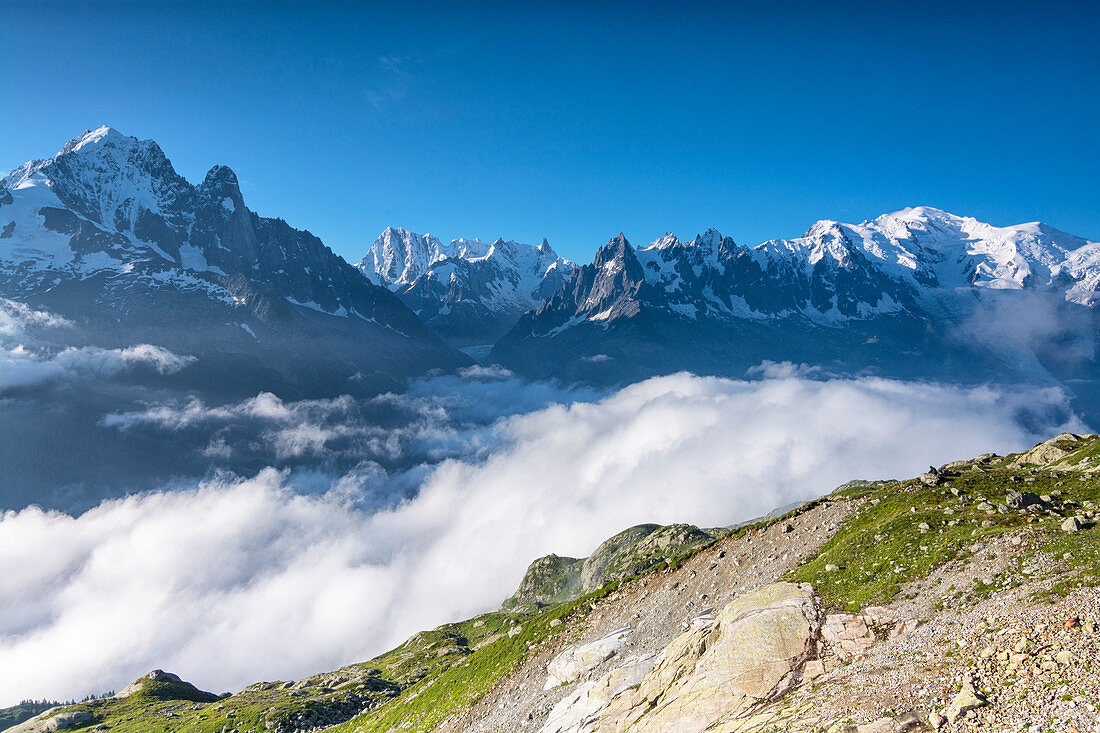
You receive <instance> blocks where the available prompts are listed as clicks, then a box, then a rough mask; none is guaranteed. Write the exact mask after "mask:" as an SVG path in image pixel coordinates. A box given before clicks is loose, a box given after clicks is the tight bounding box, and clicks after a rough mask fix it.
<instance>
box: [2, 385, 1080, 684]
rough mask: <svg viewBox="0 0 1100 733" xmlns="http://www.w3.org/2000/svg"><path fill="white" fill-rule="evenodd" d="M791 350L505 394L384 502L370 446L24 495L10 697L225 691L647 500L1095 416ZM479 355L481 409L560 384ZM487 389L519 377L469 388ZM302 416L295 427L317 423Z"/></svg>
mask: <svg viewBox="0 0 1100 733" xmlns="http://www.w3.org/2000/svg"><path fill="white" fill-rule="evenodd" d="M769 373H770V374H771V375H773V377H772V378H768V379H765V380H764V381H760V382H741V381H731V380H722V379H713V378H699V377H694V376H690V375H674V376H671V377H664V378H659V379H651V380H648V381H646V382H643V383H640V384H636V385H633V386H630V387H627V388H625V389H623V390H621V391H619V392H617V393H615V394H613V395H610V396H607V397H605V398H603V399H599V400H591V401H574V402H572V404H551V405H550V406H549V407H543V408H542V409H536V410H535V411H533V412H530V413H529V414H521V415H512V416H510V417H503V418H501V419H500V420H498V421H497V422H495V423H493V424H492V425H491V427H490V428H488V429H489V430H491V431H492V435H491V438H492V439H491V440H488V439H487V440H486V442H485V444H484V446H482V448H480V449H477V450H474V451H472V452H469V453H467V454H466V455H468V456H469V457H468V458H466V459H465V460H453V459H452V460H446V461H444V462H443V463H441V464H439V465H438V466H437V467H435V468H434V469H432V470H431V472H430V473H429V474H428V475H427V477H426V479H425V480H424V482H423V485H422V486H421V487H420V490H419V492H418V493H417V494H416V495H415V496H414V497H412V498H410V499H407V500H405V501H402V502H399V503H396V504H390V505H388V506H387V508H385V509H382V510H380V511H373V512H372V511H368V510H365V509H364V506H377V504H375V503H373V502H369V501H367V502H364V501H363V495H364V493H368V492H374V491H379V490H380V489H379V482H383V483H384V482H385V481H387V480H390V479H389V477H387V476H386V474H385V472H379V471H378V470H376V468H374V467H371V466H369V465H367V466H360V467H358V468H356V469H354V470H351V471H348V472H343V473H341V474H340V475H333V476H331V477H328V478H326V479H324V481H325V482H326V483H325V487H326V489H327V490H326V491H324V492H321V493H311V494H302V493H300V492H299V491H297V490H296V489H297V488H298V487H297V486H295V485H294V484H292V483H291V482H290V481H289V478H288V474H287V473H286V472H280V471H276V470H273V469H266V470H263V471H260V472H259V473H258V474H257V475H256V476H254V477H253V478H249V479H237V478H234V477H231V476H230V477H220V478H214V479H211V480H207V481H205V482H203V483H201V484H200V485H198V486H195V487H194V488H191V489H188V490H182V491H163V492H153V493H147V494H143V495H137V496H132V497H129V498H126V499H118V500H112V501H107V502H104V503H103V504H101V505H100V506H98V507H96V508H95V509H93V510H91V511H89V512H86V513H84V514H83V515H81V516H79V517H75V518H74V517H72V516H68V515H65V514H62V513H56V512H44V511H42V510H39V509H35V508H30V509H26V510H23V511H19V512H8V513H7V514H5V515H4V516H3V518H2V519H0V704H6V703H10V702H13V701H16V700H18V699H20V698H25V697H72V696H81V695H83V694H86V693H90V692H101V691H104V690H106V689H110V688H115V689H117V688H119V687H121V686H123V685H125V684H126V683H128V682H129V681H131V680H132V679H134V678H136V677H137V676H138V675H140V674H142V673H144V672H146V671H148V670H149V669H152V668H154V667H160V668H164V669H168V670H171V671H174V672H176V673H179V674H181V675H183V676H184V677H185V678H186V679H190V680H192V681H193V682H195V683H196V684H198V685H199V686H200V687H204V688H207V689H214V690H218V691H220V690H225V689H237V688H239V687H241V686H242V685H244V684H246V683H249V682H252V681H256V680H260V679H273V678H277V677H280V678H294V677H300V676H302V675H304V674H308V673H311V672H317V671H321V670H326V669H331V668H335V667H337V666H339V665H341V664H344V663H349V662H353V661H359V660H363V659H366V658H369V657H370V656H372V655H374V654H376V653H378V652H380V651H383V650H384V649H386V648H389V647H391V646H393V645H395V644H396V643H399V642H400V641H402V640H403V639H404V638H405V637H407V636H408V635H410V634H411V633H413V632H415V631H417V630H420V629H424V628H431V627H434V626H436V625H438V624H439V623H442V622H444V621H447V620H454V619H457V618H461V617H466V616H469V615H472V614H474V613H477V612H480V611H484V610H487V609H490V608H492V607H494V606H496V605H497V604H498V603H499V602H500V601H501V600H502V599H503V598H505V597H506V596H507V595H509V594H510V593H511V592H512V591H513V590H514V588H515V586H516V584H517V583H518V581H519V579H520V577H521V576H522V574H523V571H524V569H525V567H526V565H527V564H528V563H529V562H530V560H532V559H534V558H535V557H537V556H539V555H543V554H546V553H548V552H552V551H553V552H558V553H562V554H571V555H580V556H583V555H586V554H588V553H589V552H590V551H591V550H592V549H593V548H594V547H595V546H596V545H597V544H598V543H599V542H600V541H602V540H603V539H605V538H606V537H608V536H610V535H611V534H613V533H615V532H617V531H619V530H621V529H623V528H624V527H626V526H629V525H631V524H635V523H639V522H649V521H656V522H663V523H667V522H681V521H682V522H691V523H695V524H701V525H706V526H714V525H717V524H730V523H734V522H737V521H740V520H744V519H748V518H751V517H753V516H757V515H760V514H762V513H765V512H767V511H769V510H771V509H772V508H774V507H776V506H779V505H784V504H787V503H790V502H792V501H796V500H803V499H808V498H811V497H814V496H817V495H820V494H822V493H824V492H826V491H828V490H829V489H831V488H832V487H834V486H835V485H837V484H839V483H842V482H844V481H846V480H849V479H852V478H859V477H885V476H895V475H908V474H913V473H916V472H918V471H920V470H921V469H923V468H924V467H925V466H926V465H928V463H940V462H944V461H947V460H951V459H955V458H961V457H967V456H972V455H975V454H978V453H982V452H987V451H1001V452H1003V451H1006V450H1012V449H1019V448H1022V447H1025V446H1027V445H1030V444H1031V443H1033V442H1035V441H1036V440H1038V439H1041V438H1043V437H1046V436H1047V435H1049V434H1050V433H1052V432H1054V431H1056V430H1059V429H1062V428H1070V429H1080V428H1081V427H1082V426H1081V425H1080V424H1079V423H1078V422H1076V421H1073V420H1070V421H1068V422H1067V420H1066V415H1067V414H1068V408H1067V405H1066V402H1065V397H1064V395H1062V393H1060V392H1059V391H1057V390H1040V389H1028V390H1020V389H1016V390H1011V391H1005V392H1002V391H998V390H995V389H972V390H967V389H960V388H953V387H943V386H936V385H927V384H912V383H901V382H896V381H889V380H881V379H861V380H840V379H835V380H825V381H813V380H809V379H806V378H805V377H803V376H800V375H799V374H798V373H797V371H795V370H789V369H787V370H784V369H776V368H772V369H771V370H770V372H769ZM479 376H480V377H485V378H491V379H498V380H499V379H504V380H507V377H506V376H502V375H466V377H465V379H464V380H463V379H462V378H454V379H458V380H460V381H459V382H456V383H455V387H456V393H457V394H462V395H464V398H463V399H458V398H456V402H455V405H454V406H453V410H454V411H455V412H456V413H461V412H462V411H467V415H466V417H467V418H472V417H473V416H475V415H480V417H482V418H485V417H487V416H489V415H491V414H492V411H493V410H497V411H498V412H497V414H508V412H509V410H504V409H502V408H501V403H500V402H499V401H498V402H496V403H493V402H489V400H493V399H496V400H504V399H509V400H513V401H518V403H519V404H520V405H523V404H531V405H536V406H537V405H545V404H546V403H547V401H548V400H547V397H548V396H550V395H551V393H552V391H553V390H554V389H555V388H553V387H549V386H539V385H535V386H528V387H526V388H525V387H522V386H521V385H519V384H518V383H517V385H516V386H514V387H508V386H507V384H508V382H507V381H505V385H506V386H505V387H504V388H501V386H500V384H496V385H491V384H484V385H481V384H480V383H479V382H478V381H477V378H478V377H479ZM416 389H417V388H416V387H414V389H413V390H412V392H411V393H410V394H408V395H402V396H400V397H397V396H390V397H389V398H388V399H403V400H418V399H420V400H424V401H425V402H424V404H425V406H428V407H430V409H438V410H443V411H444V413H446V411H447V409H448V408H447V407H446V406H440V403H439V397H438V395H439V394H440V391H439V389H438V385H436V387H434V388H429V387H423V386H422V387H420V389H425V390H428V391H429V392H430V395H435V396H434V397H432V396H430V395H429V394H421V395H417V394H416ZM433 390H434V391H433ZM509 390H513V391H514V393H513V394H509ZM539 390H550V391H551V392H543V393H541V394H540V393H539ZM481 392H484V393H486V394H488V393H493V394H496V395H497V396H496V397H486V400H487V402H479V401H478V400H476V399H470V397H471V395H476V394H480V393H481ZM559 396H561V395H560V394H559ZM570 399H573V400H576V399H577V398H576V397H575V396H573V397H571V398H570ZM551 401H552V400H551ZM212 409H214V408H209V407H207V406H205V405H202V404H201V403H198V404H186V405H183V406H182V410H179V411H177V412H172V411H167V412H162V413H156V412H149V413H148V414H143V415H138V414H132V415H128V416H124V417H119V418H117V419H118V420H120V421H122V422H120V423H119V426H118V427H120V428H121V427H124V426H123V422H126V421H129V423H128V424H129V425H130V428H129V429H133V428H132V426H133V425H137V424H138V423H140V422H142V421H144V422H145V423H146V424H149V423H150V421H160V423H162V424H163V425H165V426H170V425H173V424H176V423H177V422H179V421H181V420H182V421H186V420H200V421H203V420H219V419H225V418H224V416H221V417H219V416H217V415H212V414H211V410H212ZM218 409H223V408H218ZM225 409H229V410H230V411H237V412H240V413H241V414H247V415H249V416H252V417H255V416H256V415H262V416H267V417H268V418H270V419H269V420H268V422H269V423H270V424H271V425H272V426H274V427H273V428H272V429H273V430H276V431H278V430H282V429H284V428H285V429H287V430H290V431H293V429H294V427H295V425H296V421H307V422H308V421H309V420H311V419H312V420H314V422H315V423H316V424H318V425H321V426H325V427H326V429H328V428H331V427H332V426H331V425H328V421H329V418H330V417H332V416H331V415H329V416H327V417H326V416H320V415H319V414H318V413H316V412H314V413H313V414H312V415H311V414H310V410H317V409H323V410H328V409H337V410H339V409H342V408H340V406H339V405H336V406H335V407H333V405H329V404H327V403H326V404H325V405H323V406H321V407H318V405H312V406H309V405H306V406H303V405H302V404H301V403H293V404H292V405H287V404H283V403H280V402H278V401H276V400H272V399H271V398H270V397H267V396H263V395H261V396H259V397H257V398H256V399H255V400H250V401H248V402H247V403H241V404H239V405H236V406H231V407H230V408H225ZM295 410H299V411H300V413H299V414H297V415H295V414H293V413H294V411H295ZM288 411H289V412H288ZM1022 417H1026V418H1027V419H1026V420H1022V419H1021V418H1022ZM442 420H443V418H441V421H442ZM280 421H282V422H280ZM230 422H231V421H230ZM441 424H442V422H441ZM1023 424H1026V425H1031V426H1036V427H1035V428H1034V431H1035V432H1032V431H1030V430H1028V429H1025V428H1023V427H1021V425H1023ZM280 425H281V426H282V427H279V426H280ZM166 429H170V428H166ZM284 437H285V436H284ZM287 440H288V442H287V446H288V447H287V448H286V449H287V450H299V449H302V450H312V449H314V448H313V447H312V446H315V445H317V443H316V442H311V441H310V439H309V438H308V437H306V438H304V439H303V440H302V441H301V442H294V441H293V440H290V439H289V438H287ZM303 446H304V447H303ZM319 480H320V479H319Z"/></svg>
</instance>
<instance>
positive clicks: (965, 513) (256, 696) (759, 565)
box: [18, 434, 1100, 733]
mask: <svg viewBox="0 0 1100 733" xmlns="http://www.w3.org/2000/svg"><path fill="white" fill-rule="evenodd" d="M1098 460H1100V436H1092V435H1089V436H1077V435H1070V434H1064V435H1061V436H1058V437H1057V438H1054V439H1052V440H1050V441H1047V442H1046V443H1043V444H1041V445H1039V446H1037V447H1036V448H1035V449H1032V450H1031V451H1027V452H1025V453H1021V454H1015V455H1010V456H1007V457H999V456H995V455H986V456H981V457H979V458H976V459H972V460H968V461H960V462H956V463H951V464H948V465H946V466H943V467H940V468H937V469H935V470H934V471H930V472H929V473H927V474H924V475H922V476H920V477H918V478H914V479H911V480H906V481H877V482H853V483H852V484H849V485H846V486H844V487H841V488H840V489H838V490H837V491H835V492H833V493H832V494H830V495H829V496H827V497H824V498H823V499H821V500H818V501H816V502H813V503H811V504H808V505H806V506H804V507H802V508H800V509H797V510H795V511H793V512H790V513H789V514H787V515H784V516H782V517H779V518H777V519H772V520H766V521H763V522H759V523H756V524H753V525H749V526H745V527H741V528H738V529H735V530H733V531H731V532H729V534H728V535H727V536H725V537H723V538H721V539H719V540H717V541H713V542H710V543H706V544H702V545H700V546H699V547H698V548H697V549H696V550H695V551H694V553H693V554H690V555H689V556H687V557H683V556H677V555H676V553H675V550H674V549H673V550H670V553H669V557H668V559H667V561H665V562H661V563H660V564H658V565H656V566H654V567H653V568H652V569H651V570H649V571H647V572H643V573H641V574H639V575H637V576H634V577H628V578H624V579H623V580H619V581H613V582H610V583H607V584H605V585H603V586H602V587H600V588H599V589H598V590H596V591H594V592H591V593H587V594H585V595H582V596H580V597H579V598H576V599H573V600H567V601H564V602H561V603H556V604H552V605H547V606H544V607H539V608H530V610H523V611H518V612H495V613H489V614H485V615H482V616H479V617H477V618H475V619H470V620H467V621H464V622H460V623H456V624H447V625H444V626H441V627H440V628H438V629H435V630H433V631H429V632H422V633H421V634H417V635H416V636H414V637H413V638H412V639H410V640H409V641H407V642H406V643H405V644H403V645H402V646H401V647H398V648H397V649H395V650H393V651H391V652H388V653H386V654H383V655H381V656H380V657H378V658H376V659H374V660H371V661H370V662H366V663H363V664H358V665H352V666H349V667H347V668H344V669H341V670H337V671H336V672H332V673H328V674H325V675H317V676H314V677H310V678H306V679H303V680H300V681H298V682H274V683H259V684H257V685H252V686H250V687H248V688H246V689H245V690H242V691H241V692H239V693H236V694H234V695H229V696H225V697H221V698H220V699H218V700H217V701H216V702H214V701H211V702H203V701H199V700H194V699H178V698H177V699H165V698H164V697H158V696H154V695H152V694H150V693H149V691H147V690H146V689H145V684H139V685H138V689H137V690H136V691H134V692H133V693H132V694H130V695H129V696H127V697H125V698H120V699H111V700H99V701H93V702H89V703H82V704H79V705H74V706H70V707H67V708H64V709H59V710H54V711H50V712H48V713H46V714H44V715H43V716H40V717H39V718H37V719H35V720H34V721H32V722H29V723H27V724H24V725H23V726H21V727H20V728H18V730H20V731H41V730H58V729H72V730H108V729H109V730H117V731H151V730H158V731H174V730H189V731H191V730H196V731H212V732H214V731H224V732H225V733H229V731H239V732H241V733H243V731H263V730H276V731H280V732H289V731H297V730H315V729H321V728H328V729H331V730H334V731H341V732H343V731H348V732H349V733H350V732H351V731H357V732H359V731H361V732H363V733H366V732H368V731H384V730H397V729H400V730H411V731H428V730H439V731H444V730H446V731H520V730H529V731H540V733H566V732H567V731H568V732H571V733H574V732H575V733H581V732H582V731H583V732H588V731H617V732H625V731H642V730H645V731H653V730H667V731H702V730H708V731H725V732H726V733H732V732H734V731H760V732H763V731H780V730H782V731H829V732H831V733H841V732H842V731H843V732H845V733H853V732H855V733H887V732H890V733H897V732H899V731H920V730H942V731H964V730H974V729H986V730H995V731H1001V730H1012V731H1017V730H1025V731H1032V730H1033V731H1047V730H1057V731H1066V732H1067V733H1068V732H1071V731H1076V732H1077V733H1084V732H1085V731H1096V730H1100V727H1098V724H1100V717H1098V715H1097V709H1098V705H1100V668H1097V665H1096V660H1097V659H1100V625H1098V621H1100V589H1098V588H1097V586H1098V585H1100V535H1098V534H1097V529H1096V527H1095V523H1096V519H1097V510H1098V507H1097V503H1098V502H1100V464H1097V461H1098ZM566 570H568V568H566ZM139 683H141V681H140V680H139ZM192 689H193V688H192ZM192 697H194V696H192ZM62 716H64V717H62ZM51 721H53V723H51ZM59 724H63V725H64V728H62V727H60V725H59ZM51 725H53V726H54V727H52V728H51V727H49V726H51Z"/></svg>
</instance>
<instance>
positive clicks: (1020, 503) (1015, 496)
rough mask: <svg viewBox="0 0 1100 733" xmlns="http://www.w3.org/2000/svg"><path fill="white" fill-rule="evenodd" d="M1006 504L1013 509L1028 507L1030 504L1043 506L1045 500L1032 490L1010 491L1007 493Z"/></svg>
mask: <svg viewBox="0 0 1100 733" xmlns="http://www.w3.org/2000/svg"><path fill="white" fill-rule="evenodd" d="M1005 504H1008V506H1009V508H1011V509H1027V508H1028V507H1030V506H1042V505H1043V500H1042V499H1040V498H1039V496H1038V495H1037V494H1033V493H1031V492H1030V491H1009V492H1008V493H1007V494H1005Z"/></svg>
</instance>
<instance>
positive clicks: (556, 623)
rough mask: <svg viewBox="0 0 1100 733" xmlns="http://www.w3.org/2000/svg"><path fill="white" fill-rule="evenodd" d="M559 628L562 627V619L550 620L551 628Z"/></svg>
mask: <svg viewBox="0 0 1100 733" xmlns="http://www.w3.org/2000/svg"><path fill="white" fill-rule="evenodd" d="M558 626H561V619H560V618H554V619H550V628H552V629H554V628H557V627H558Z"/></svg>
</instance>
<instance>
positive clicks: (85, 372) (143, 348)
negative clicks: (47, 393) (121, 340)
mask: <svg viewBox="0 0 1100 733" xmlns="http://www.w3.org/2000/svg"><path fill="white" fill-rule="evenodd" d="M193 361H195V358H194V357H193V356H180V355H178V354H174V353H172V352H171V351H169V350H168V349H164V348H161V347H159V346H153V345H151V344H138V345H137V346H128V347H126V348H124V349H103V348H99V347H98V346H82V347H74V346H70V347H68V348H66V349H63V350H62V351H60V352H58V353H56V354H50V353H48V352H45V351H42V350H32V349H28V348H26V347H25V346H24V345H22V344H18V345H16V346H13V347H10V348H9V347H4V346H0V391H4V390H9V389H13V388H19V387H31V386H35V385H38V384H44V383H46V382H53V381H56V380H59V379H66V378H75V377H85V378H86V377H112V376H115V375H117V374H119V373H120V372H122V371H124V370H126V369H130V368H133V367H136V366H141V365H144V366H147V367H151V368H152V369H154V370H156V372H157V373H158V374H172V373H175V372H178V371H179V370H180V369H183V368H184V367H185V366H187V365H188V364H190V363H191V362H193Z"/></svg>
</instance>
